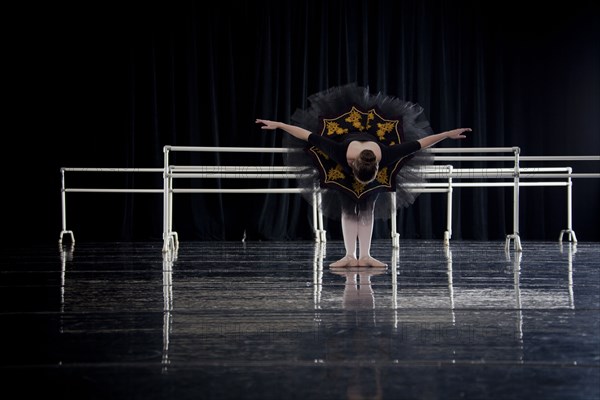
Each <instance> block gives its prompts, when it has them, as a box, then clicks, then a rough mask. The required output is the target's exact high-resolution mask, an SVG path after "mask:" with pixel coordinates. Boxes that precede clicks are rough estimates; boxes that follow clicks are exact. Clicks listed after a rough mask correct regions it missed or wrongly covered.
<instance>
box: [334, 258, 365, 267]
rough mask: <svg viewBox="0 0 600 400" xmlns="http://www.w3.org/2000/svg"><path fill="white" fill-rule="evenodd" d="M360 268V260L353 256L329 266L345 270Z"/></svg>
mask: <svg viewBox="0 0 600 400" xmlns="http://www.w3.org/2000/svg"><path fill="white" fill-rule="evenodd" d="M356 266H358V260H357V259H356V258H354V257H351V256H345V257H343V258H341V259H339V260H338V261H336V262H333V263H331V264H329V267H330V268H345V267H356Z"/></svg>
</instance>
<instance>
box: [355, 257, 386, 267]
mask: <svg viewBox="0 0 600 400" xmlns="http://www.w3.org/2000/svg"><path fill="white" fill-rule="evenodd" d="M358 266H359V267H372V268H387V264H386V263H382V262H381V261H379V260H377V259H375V258H373V257H371V256H368V257H361V258H359V259H358Z"/></svg>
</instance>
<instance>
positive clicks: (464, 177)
mask: <svg viewBox="0 0 600 400" xmlns="http://www.w3.org/2000/svg"><path fill="white" fill-rule="evenodd" d="M298 151H302V150H301V149H291V148H264V147H218V146H217V147H196V146H164V148H163V153H164V157H163V167H162V168H61V169H60V171H61V209H62V230H61V233H60V238H59V244H61V243H62V241H63V237H64V236H65V235H69V236H70V238H71V241H72V242H73V243H74V242H75V238H74V234H73V231H71V230H68V229H67V219H66V215H67V209H66V193H75V192H79V193H154V194H159V193H160V194H162V195H163V252H167V251H170V250H177V249H178V247H179V239H178V236H177V232H176V231H174V230H173V195H174V194H176V193H203V194H210V193H220V194H227V193H238V194H250V193H274V194H276V193H286V194H294V193H295V194H299V193H307V192H309V193H311V195H312V196H314V197H313V200H314V201H313V209H312V213H313V215H312V217H313V227H314V232H315V241H316V242H322V243H324V242H326V232H325V230H324V224H323V215H322V213H321V210H320V209H319V207H318V206H317V205H318V204H319V203H320V196H321V193H320V190H319V186H318V180H315V186H314V189H313V190H309V191H307V190H306V189H301V188H291V187H290V188H268V187H267V188H264V187H263V188H261V187H257V188H178V187H174V180H175V179H235V180H238V179H242V180H243V179H262V180H271V179H297V178H306V177H310V176H312V175H311V174H303V173H302V168H300V167H289V166H247V165H172V164H171V163H170V154H171V153H172V152H211V153H218V152H236V153H292V152H298ZM423 151H424V152H429V153H431V154H432V157H433V160H434V165H431V166H428V167H423V168H421V169H419V172H420V173H422V174H423V176H424V177H425V182H424V183H420V184H412V185H409V190H411V191H413V192H418V193H446V195H447V201H446V208H447V210H446V213H447V215H446V230H445V231H444V244H445V245H448V244H449V241H450V239H451V237H452V198H453V189H455V188H469V187H471V188H485V187H507V188H511V187H512V189H513V221H512V222H513V231H512V233H510V234H508V235H507V236H506V242H505V247H506V249H508V248H509V246H510V242H511V241H514V247H515V250H516V251H522V245H521V241H520V237H519V190H520V188H521V187H532V186H538V187H540V186H548V187H551V186H557V187H566V188H567V227H566V229H564V230H562V231H561V232H560V235H559V241H560V242H562V238H563V235H564V234H567V237H568V240H569V241H573V242H577V238H576V235H575V231H574V230H573V225H572V222H573V221H572V185H573V181H572V179H573V178H595V179H597V178H600V173H574V172H573V168H572V167H570V166H567V167H548V168H546V167H540V168H530V167H527V168H524V167H522V166H521V165H520V164H521V162H537V161H544V162H548V161H556V162H561V161H570V162H572V161H600V156H596V155H594V156H521V155H520V149H519V148H518V147H490V148H430V149H426V150H423ZM492 153H511V154H510V155H500V156H498V155H490V154H492ZM457 154H459V155H457ZM482 154H484V155H482ZM474 161H480V162H501V163H502V162H510V163H511V166H510V167H489V168H457V167H454V166H453V165H452V164H448V163H454V162H474ZM436 163H442V164H436ZM66 172H74V173H75V172H77V173H162V178H163V185H162V188H145V189H134V188H74V187H67V185H66V182H65V173H66ZM557 179H558V180H557ZM534 180H535V181H534ZM391 195H392V201H393V202H394V201H395V197H394V196H393V193H391ZM391 213H392V215H391V216H392V218H391V237H392V245H393V246H394V247H399V234H398V233H397V225H396V217H397V214H396V207H395V205H394V204H392V207H391Z"/></svg>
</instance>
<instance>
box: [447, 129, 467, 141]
mask: <svg viewBox="0 0 600 400" xmlns="http://www.w3.org/2000/svg"><path fill="white" fill-rule="evenodd" d="M471 131H472V129H471V128H458V129H453V130H451V131H447V132H446V133H447V136H446V137H449V138H450V139H466V138H467V137H466V136H465V135H464V133H465V132H471Z"/></svg>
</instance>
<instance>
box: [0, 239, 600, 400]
mask: <svg viewBox="0 0 600 400" xmlns="http://www.w3.org/2000/svg"><path fill="white" fill-rule="evenodd" d="M161 247H162V243H92V244H90V243H87V244H86V243H76V244H75V246H74V247H71V246H70V245H67V246H63V247H59V246H47V247H44V246H41V247H35V248H21V249H18V248H14V249H12V250H5V253H4V257H3V258H2V260H1V274H0V285H1V293H2V302H1V303H0V304H1V306H0V307H2V309H1V314H0V321H1V323H2V331H3V344H4V346H3V351H2V363H1V364H2V365H1V377H2V382H3V383H2V388H3V392H4V393H10V390H11V389H13V390H16V392H15V393H16V394H15V396H16V397H15V398H39V397H40V395H41V396H44V397H51V396H53V395H58V396H60V398H78V399H88V398H98V399H110V398H126V399H137V398H139V399H158V398H174V399H346V398H348V399H358V398H370V399H373V398H375V399H378V398H382V399H405V398H406V399H462V398H464V399H515V398H526V399H582V400H583V399H585V400H591V399H598V398H599V396H600V317H599V314H600V313H599V309H600V307H599V306H600V244H599V243H582V242H580V243H579V244H577V245H573V244H571V243H567V242H565V243H563V244H562V245H560V244H559V243H558V242H535V243H531V242H525V243H523V252H522V253H516V252H514V251H513V250H512V249H511V250H510V251H509V252H505V250H504V243H503V242H452V243H451V245H450V248H449V250H447V249H446V248H445V247H444V246H443V244H442V243H441V242H438V241H406V240H402V241H401V247H400V249H399V250H397V251H396V252H394V251H392V249H391V248H390V242H389V241H378V242H376V243H375V244H374V247H373V251H372V253H373V255H374V256H375V257H377V258H380V259H381V260H384V261H386V262H387V263H388V264H389V267H388V268H387V269H385V270H374V269H362V270H358V271H357V270H352V271H332V270H331V269H330V268H328V264H329V263H330V262H331V261H333V260H335V259H336V258H337V257H340V256H341V255H342V248H343V247H342V243H341V242H330V243H327V245H326V246H318V245H315V244H314V243H312V242H255V243H241V242H195V243H185V242H183V243H181V246H180V248H179V250H178V251H177V253H176V254H172V253H167V254H163V253H162V251H161Z"/></svg>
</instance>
